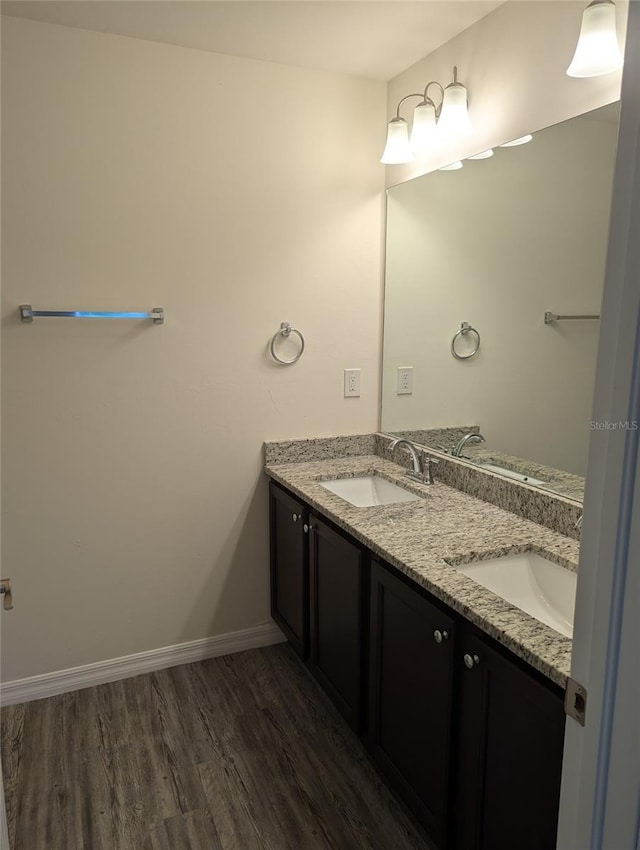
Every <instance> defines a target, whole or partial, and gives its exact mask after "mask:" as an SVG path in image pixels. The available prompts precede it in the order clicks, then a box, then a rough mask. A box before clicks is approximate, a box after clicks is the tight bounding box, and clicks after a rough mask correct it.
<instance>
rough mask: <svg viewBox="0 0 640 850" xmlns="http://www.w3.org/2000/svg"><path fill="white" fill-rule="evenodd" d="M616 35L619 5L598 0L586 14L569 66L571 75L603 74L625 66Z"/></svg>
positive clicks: (607, 0) (605, 0)
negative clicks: (617, 7)
mask: <svg viewBox="0 0 640 850" xmlns="http://www.w3.org/2000/svg"><path fill="white" fill-rule="evenodd" d="M622 63H623V59H622V54H621V53H620V48H619V47H618V37H617V35H616V7H615V5H614V4H613V3H612V2H611V0H594V2H593V3H591V4H590V5H589V6H587V8H586V9H585V10H584V12H583V14H582V27H581V28H580V38H579V39H578V46H577V47H576V52H575V55H574V57H573V60H572V62H571V64H570V65H569V67H568V68H567V74H568V75H569V76H570V77H599V76H601V75H602V74H610V73H611V72H612V71H617V70H618V69H619V68H621V67H622Z"/></svg>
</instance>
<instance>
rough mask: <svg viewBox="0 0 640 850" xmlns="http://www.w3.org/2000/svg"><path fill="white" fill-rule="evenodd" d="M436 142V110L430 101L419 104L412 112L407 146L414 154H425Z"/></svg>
mask: <svg viewBox="0 0 640 850" xmlns="http://www.w3.org/2000/svg"><path fill="white" fill-rule="evenodd" d="M437 141H438V127H437V124H436V108H435V106H434V105H433V103H432V102H431V101H427V100H425V102H424V103H419V104H418V105H417V106H416V108H415V109H414V111H413V127H412V128H411V137H410V138H409V145H410V147H411V150H412V151H414V153H425V152H427V151H428V150H429V148H432V147H434V145H435V144H437Z"/></svg>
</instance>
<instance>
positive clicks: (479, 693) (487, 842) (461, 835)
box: [455, 635, 565, 850]
mask: <svg viewBox="0 0 640 850" xmlns="http://www.w3.org/2000/svg"><path fill="white" fill-rule="evenodd" d="M460 647H461V648H460V650H458V653H459V654H460V658H458V659H457V665H459V676H460V686H461V687H460V706H461V714H460V724H459V737H458V765H459V773H458V783H457V795H456V814H455V823H456V845H455V846H456V848H457V850H514V848H518V850H555V846H556V831H557V824H558V806H559V800H560V776H561V769H562V749H563V741H564V721H565V715H564V709H563V703H562V697H561V695H560V694H559V693H556V692H555V691H554V690H551V689H550V687H548V686H546V685H545V684H543V683H542V682H540V681H538V679H537V678H534V676H533V675H530V674H529V673H527V672H526V671H525V670H523V669H522V668H521V666H520V665H519V664H518V663H517V662H515V661H512V660H510V659H509V658H507V657H505V656H504V655H503V654H502V653H501V652H499V651H497V650H496V649H494V648H493V647H492V646H491V645H490V643H489V642H488V641H485V640H483V639H482V638H480V637H478V636H472V635H470V636H469V637H465V639H464V640H462V641H460ZM465 654H466V655H467V656H468V657H467V659H466V661H467V663H466V664H465V660H464V655H465ZM467 665H472V666H470V667H469V666H467Z"/></svg>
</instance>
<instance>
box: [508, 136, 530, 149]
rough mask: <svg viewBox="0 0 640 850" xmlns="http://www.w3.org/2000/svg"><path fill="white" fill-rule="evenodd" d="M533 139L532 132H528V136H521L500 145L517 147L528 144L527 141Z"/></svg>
mask: <svg viewBox="0 0 640 850" xmlns="http://www.w3.org/2000/svg"><path fill="white" fill-rule="evenodd" d="M531 139H533V136H532V135H531V133H527V135H526V136H519V137H518V138H517V139H511V141H510V142H505V143H504V144H502V145H500V147H501V148H516V147H518V145H526V144H527V142H530V141H531Z"/></svg>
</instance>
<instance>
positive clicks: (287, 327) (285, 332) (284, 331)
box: [269, 322, 304, 366]
mask: <svg viewBox="0 0 640 850" xmlns="http://www.w3.org/2000/svg"><path fill="white" fill-rule="evenodd" d="M291 334H296V336H297V337H298V338H299V339H300V350H299V351H298V353H297V354H296V355H295V357H292V358H291V359H290V360H285V359H284V358H283V357H279V356H278V354H277V353H276V342H277V341H278V340H279V339H280V337H284V338H285V339H288V338H289V337H290V336H291ZM269 350H270V351H271V356H272V357H273V359H274V360H275V361H276V363H281V364H282V365H283V366H290V365H291V364H292V363H297V362H298V360H300V358H301V357H302V352H303V351H304V337H303V336H302V334H301V333H300V331H299V330H297V329H296V328H292V327H291V324H290V323H289V322H281V324H280V330H279V331H276V333H274V335H273V339H272V340H271V345H270V346H269Z"/></svg>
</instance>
